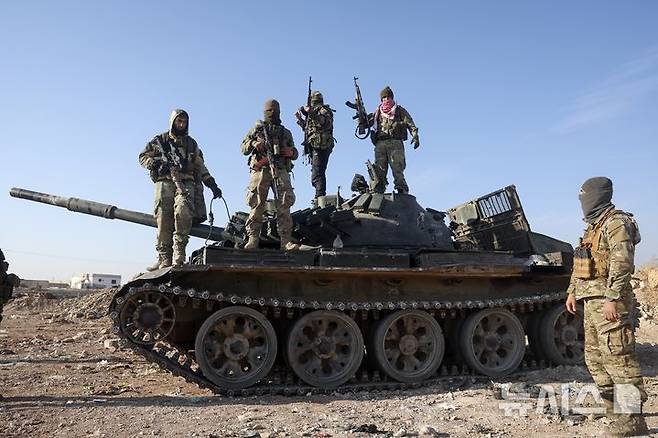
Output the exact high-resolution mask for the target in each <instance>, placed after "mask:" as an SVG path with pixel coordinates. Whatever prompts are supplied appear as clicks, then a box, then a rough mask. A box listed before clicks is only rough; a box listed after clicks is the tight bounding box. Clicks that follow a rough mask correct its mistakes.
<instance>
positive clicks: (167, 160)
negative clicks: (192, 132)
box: [151, 136, 194, 211]
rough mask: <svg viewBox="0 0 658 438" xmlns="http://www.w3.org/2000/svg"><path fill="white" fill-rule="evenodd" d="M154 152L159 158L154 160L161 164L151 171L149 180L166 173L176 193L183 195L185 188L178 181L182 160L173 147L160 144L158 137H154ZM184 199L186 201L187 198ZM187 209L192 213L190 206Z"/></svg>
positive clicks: (160, 140)
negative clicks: (169, 176)
mask: <svg viewBox="0 0 658 438" xmlns="http://www.w3.org/2000/svg"><path fill="white" fill-rule="evenodd" d="M155 151H156V152H157V154H158V155H159V157H157V158H155V159H156V160H158V161H161V163H160V165H159V166H157V167H155V166H154V167H153V169H151V179H153V181H155V180H156V179H157V177H158V176H159V175H164V174H167V173H168V174H170V175H171V180H172V181H173V182H174V185H175V186H176V191H178V192H179V193H181V194H183V195H184V194H185V187H184V186H183V184H182V182H181V179H180V171H181V170H183V160H182V159H181V156H180V155H178V154H177V153H176V151H174V150H173V147H172V146H171V145H170V144H167V146H165V145H164V144H162V139H161V138H160V136H157V137H156V140H155ZM184 197H185V199H186V200H187V198H188V197H187V196H184ZM186 202H187V201H186ZM189 207H190V208H191V209H192V211H194V209H193V207H192V206H191V205H190V206H189Z"/></svg>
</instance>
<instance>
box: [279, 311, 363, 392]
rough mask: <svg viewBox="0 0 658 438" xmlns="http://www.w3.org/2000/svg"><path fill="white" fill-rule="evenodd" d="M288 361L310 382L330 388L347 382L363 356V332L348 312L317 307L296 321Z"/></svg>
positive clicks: (305, 380)
mask: <svg viewBox="0 0 658 438" xmlns="http://www.w3.org/2000/svg"><path fill="white" fill-rule="evenodd" d="M287 355H288V363H289V364H290V367H291V368H292V369H293V371H294V372H295V374H296V375H297V376H298V377H299V378H300V379H302V380H303V381H304V382H306V383H308V384H309V385H312V386H319V387H322V388H333V387H336V386H339V385H342V384H343V383H345V382H347V381H348V380H349V379H350V378H352V376H353V375H354V374H355V373H356V370H357V368H359V365H360V364H361V360H362V359H363V335H361V330H359V326H357V325H356V323H355V322H354V320H353V319H352V318H350V317H349V316H347V315H345V314H343V313H340V312H336V311H332V310H317V311H315V312H311V313H307V314H306V315H304V316H302V317H301V318H299V319H298V320H297V321H295V324H294V325H293V326H292V328H291V329H290V332H289V334H288V343H287Z"/></svg>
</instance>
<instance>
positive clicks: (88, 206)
mask: <svg viewBox="0 0 658 438" xmlns="http://www.w3.org/2000/svg"><path fill="white" fill-rule="evenodd" d="M9 194H10V195H11V196H12V197H14V198H21V199H27V200H28V201H34V202H41V203H43V204H50V205H54V206H56V207H62V208H66V209H67V210H69V211H73V212H76V213H84V214H89V215H92V216H98V217H102V218H105V219H118V220H122V221H126V222H132V223H135V224H140V225H146V226H149V227H153V228H157V227H158V224H157V223H156V221H155V217H154V216H153V215H150V214H146V213H140V212H137V211H131V210H124V209H122V208H119V207H117V206H114V205H110V204H102V203H100V202H95V201H88V200H86V199H79V198H67V197H65V196H56V195H50V194H48V193H41V192H35V191H32V190H27V189H21V188H17V187H14V188H12V189H11V190H10V191H9ZM190 236H194V237H198V238H200V239H206V238H209V240H213V241H216V242H218V241H220V240H224V239H230V238H232V237H233V236H231V235H229V234H228V233H226V232H225V231H224V228H221V227H215V226H213V227H210V226H209V225H203V224H200V225H194V226H193V227H192V229H191V230H190ZM208 236H210V237H208Z"/></svg>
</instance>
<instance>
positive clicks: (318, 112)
mask: <svg viewBox="0 0 658 438" xmlns="http://www.w3.org/2000/svg"><path fill="white" fill-rule="evenodd" d="M295 117H296V118H297V124H298V125H299V126H301V128H302V131H304V137H305V139H306V144H305V145H304V151H305V153H306V152H308V153H309V155H310V161H311V184H313V187H314V188H315V198H316V199H317V198H318V197H320V196H324V195H326V194H327V177H326V171H327V164H328V163H329V155H331V151H333V149H334V114H333V110H332V109H331V107H330V106H329V105H325V104H324V99H323V97H322V93H320V92H319V91H313V92H312V93H311V106H310V107H309V106H303V107H301V108H300V109H299V111H297V112H296V113H295Z"/></svg>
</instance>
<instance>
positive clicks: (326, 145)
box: [305, 105, 334, 149]
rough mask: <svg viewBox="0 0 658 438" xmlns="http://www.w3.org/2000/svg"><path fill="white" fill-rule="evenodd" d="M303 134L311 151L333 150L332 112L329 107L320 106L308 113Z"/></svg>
mask: <svg viewBox="0 0 658 438" xmlns="http://www.w3.org/2000/svg"><path fill="white" fill-rule="evenodd" d="M305 133H306V139H307V141H308V146H310V147H311V148H312V149H333V147H334V112H333V110H332V109H331V107H330V106H329V105H320V106H319V108H313V109H312V110H311V111H310V112H309V114H308V116H307V125H306V130H305Z"/></svg>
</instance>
